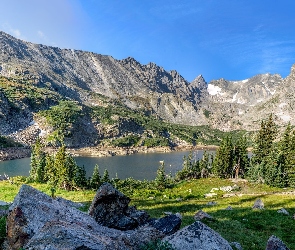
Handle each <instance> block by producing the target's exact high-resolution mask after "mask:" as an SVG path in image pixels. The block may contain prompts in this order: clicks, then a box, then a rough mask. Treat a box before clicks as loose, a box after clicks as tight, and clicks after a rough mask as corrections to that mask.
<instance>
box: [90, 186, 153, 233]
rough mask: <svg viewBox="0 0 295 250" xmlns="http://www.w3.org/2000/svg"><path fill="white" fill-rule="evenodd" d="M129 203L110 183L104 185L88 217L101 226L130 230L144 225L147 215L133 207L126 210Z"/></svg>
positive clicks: (94, 200) (97, 194)
mask: <svg viewBox="0 0 295 250" xmlns="http://www.w3.org/2000/svg"><path fill="white" fill-rule="evenodd" d="M129 202H130V199H129V198H128V197H127V196H125V195H124V194H122V193H121V192H119V191H118V190H117V189H115V188H114V187H113V186H112V185H111V184H110V183H104V184H103V185H101V186H100V188H99V189H98V191H97V193H96V195H95V197H94V199H93V201H92V204H91V206H90V208H89V215H90V216H92V217H93V218H94V219H95V220H96V221H97V223H99V224H100V225H102V226H106V227H109V228H116V229H120V230H131V229H134V228H136V227H138V226H139V225H143V224H144V223H146V222H147V220H148V218H149V215H148V214H147V213H146V212H144V211H137V210H136V208H135V207H130V208H128V204H129Z"/></svg>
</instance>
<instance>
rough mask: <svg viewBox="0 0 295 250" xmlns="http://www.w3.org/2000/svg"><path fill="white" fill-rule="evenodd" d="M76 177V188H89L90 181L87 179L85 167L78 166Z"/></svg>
mask: <svg viewBox="0 0 295 250" xmlns="http://www.w3.org/2000/svg"><path fill="white" fill-rule="evenodd" d="M75 172H76V176H75V177H74V182H75V185H76V187H80V188H86V187H87V186H88V181H87V178H86V171H85V167H84V165H83V166H82V167H80V166H78V165H77V164H76V171H75Z"/></svg>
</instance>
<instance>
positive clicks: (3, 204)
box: [0, 201, 9, 206]
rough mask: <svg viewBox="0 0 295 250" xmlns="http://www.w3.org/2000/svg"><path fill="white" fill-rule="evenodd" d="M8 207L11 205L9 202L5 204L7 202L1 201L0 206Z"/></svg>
mask: <svg viewBox="0 0 295 250" xmlns="http://www.w3.org/2000/svg"><path fill="white" fill-rule="evenodd" d="M7 205H9V203H8V202H5V201H0V206H7Z"/></svg>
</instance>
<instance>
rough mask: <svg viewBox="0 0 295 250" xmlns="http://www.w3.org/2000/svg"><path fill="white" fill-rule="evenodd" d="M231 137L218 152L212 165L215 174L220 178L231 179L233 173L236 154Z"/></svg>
mask: <svg viewBox="0 0 295 250" xmlns="http://www.w3.org/2000/svg"><path fill="white" fill-rule="evenodd" d="M233 153H234V152H233V144H232V140H231V137H229V136H227V137H226V138H224V139H223V140H222V142H221V144H220V147H219V148H218V149H217V150H216V155H215V158H214V161H213V164H212V170H213V173H214V174H215V175H216V176H218V177H220V178H230V177H231V176H232V171H233V163H234V154H233Z"/></svg>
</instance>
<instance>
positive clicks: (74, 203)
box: [55, 197, 84, 209]
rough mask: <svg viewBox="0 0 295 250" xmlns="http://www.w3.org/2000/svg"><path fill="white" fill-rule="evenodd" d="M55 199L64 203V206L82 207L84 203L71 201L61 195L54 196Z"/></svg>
mask: <svg viewBox="0 0 295 250" xmlns="http://www.w3.org/2000/svg"><path fill="white" fill-rule="evenodd" d="M55 200H57V201H58V202H60V203H62V204H64V205H65V206H70V207H74V208H77V209H79V208H82V207H83V206H84V205H83V204H82V203H79V202H73V201H70V200H67V199H64V198H62V197H56V198H55Z"/></svg>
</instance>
